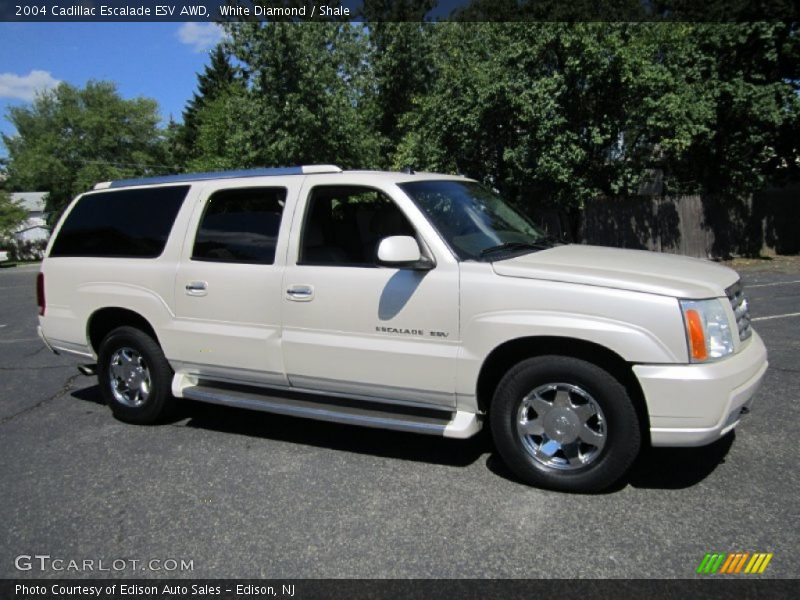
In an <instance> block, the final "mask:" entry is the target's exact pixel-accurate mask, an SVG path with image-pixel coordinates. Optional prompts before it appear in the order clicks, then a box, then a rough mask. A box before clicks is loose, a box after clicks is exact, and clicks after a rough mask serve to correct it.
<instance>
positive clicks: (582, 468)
mask: <svg viewBox="0 0 800 600" xmlns="http://www.w3.org/2000/svg"><path fill="white" fill-rule="evenodd" d="M37 288H38V302H39V315H40V316H39V322H40V327H39V330H40V335H41V336H42V339H43V340H44V341H45V343H46V344H47V345H48V346H49V347H50V348H51V349H53V350H55V351H57V352H69V353H73V354H77V355H79V356H83V357H86V358H89V359H91V360H92V361H93V363H94V361H96V367H95V365H94V364H90V365H84V366H83V370H84V371H85V372H88V373H93V372H95V370H96V373H97V375H98V377H99V382H100V387H101V390H102V393H103V396H104V397H105V400H106V401H107V402H108V404H109V405H110V407H111V409H112V411H113V412H114V414H115V415H116V416H117V417H118V418H120V419H122V420H124V421H129V422H132V423H150V422H154V421H157V420H158V419H160V418H162V417H163V416H164V415H165V413H166V412H167V411H169V410H170V408H171V407H172V406H173V405H174V403H175V401H176V400H175V399H176V398H188V399H191V400H199V401H204V402H211V403H215V404H223V405H230V406H238V407H244V408H249V409H255V410H264V411H268V412H275V413H282V414H287V415H295V416H299V417H310V418H316V419H324V420H329V421H336V422H340V423H350V424H357V425H365V426H370V427H382V428H387V429H397V430H402V431H410V432H417V433H428V434H434V435H441V436H445V437H452V438H466V437H469V436H472V435H474V434H475V433H477V432H478V431H479V430H480V428H481V426H482V425H483V424H487V425H488V426H489V427H490V428H491V433H492V437H493V439H494V442H495V445H496V447H497V449H498V451H499V453H500V455H501V456H502V458H503V459H504V460H505V462H506V463H507V464H508V466H509V467H510V468H511V469H512V470H513V471H514V472H515V473H516V474H517V475H518V476H519V477H520V478H521V479H523V480H524V481H526V482H528V483H531V484H534V485H539V486H543V487H550V488H554V489H561V490H570V491H593V490H599V489H602V488H604V487H607V486H609V485H611V484H612V483H614V482H615V481H616V480H618V479H619V478H620V477H622V476H623V475H624V473H625V472H626V470H627V469H628V468H629V467H630V465H631V463H632V462H633V460H634V459H635V457H636V456H637V454H638V452H639V449H640V447H641V446H642V445H643V444H652V445H654V446H698V445H703V444H708V443H711V442H713V441H714V440H716V439H718V438H719V437H720V436H722V435H724V434H725V433H726V432H728V431H730V430H731V429H732V428H733V427H735V426H736V425H737V424H738V422H739V419H740V416H741V415H742V414H743V413H745V412H747V409H748V406H749V404H750V402H751V398H752V397H753V395H754V393H755V391H756V389H757V388H758V385H759V383H760V381H761V379H762V377H763V375H764V372H765V371H766V369H767V357H766V350H765V347H764V344H763V343H762V341H761V339H760V338H759V336H758V334H756V333H755V332H754V331H753V330H752V328H751V327H750V322H749V314H748V308H747V301H746V300H745V299H744V296H743V295H742V288H741V284H740V282H739V279H738V276H737V274H736V273H735V272H734V271H732V270H730V269H728V268H725V267H722V266H720V265H716V264H714V263H711V262H709V261H704V260H697V259H690V258H685V257H679V256H672V255H663V254H655V253H650V252H643V251H633V250H619V249H612V248H600V247H591V246H584V245H560V244H554V243H553V242H551V241H549V240H548V238H547V236H545V235H544V234H543V233H542V232H541V231H540V230H539V229H537V228H536V227H535V226H534V225H533V224H531V222H530V221H529V220H528V219H527V218H525V217H524V216H523V215H521V214H520V213H518V212H517V211H516V210H514V209H513V208H512V207H511V206H510V205H509V204H507V203H506V202H504V201H503V200H502V199H501V198H499V197H498V196H497V195H495V194H494V193H493V192H491V191H489V190H487V189H486V188H484V187H482V186H481V185H480V184H478V183H477V182H475V181H472V180H470V179H466V178H463V177H456V176H449V175H438V174H432V173H413V172H409V173H385V172H369V171H342V170H341V169H339V168H337V167H334V166H327V165H313V166H306V167H291V168H284V169H257V170H251V171H238V172H222V173H197V174H187V175H175V176H168V177H160V178H152V179H140V180H125V181H114V182H106V183H101V184H98V185H97V186H95V188H94V190H93V191H90V192H87V193H85V194H83V195H81V196H79V197H78V198H76V199H75V200H74V201H73V202H72V204H71V205H70V206H69V208H68V209H67V211H66V212H65V213H64V215H63V217H62V218H61V221H60V223H59V224H58V226H57V227H56V229H55V231H54V233H53V236H52V239H51V241H50V244H49V247H48V250H47V257H46V258H45V260H44V262H43V264H42V269H41V273H40V274H39V279H38V283H37Z"/></svg>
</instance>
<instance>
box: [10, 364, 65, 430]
mask: <svg viewBox="0 0 800 600" xmlns="http://www.w3.org/2000/svg"><path fill="white" fill-rule="evenodd" d="M80 376H81V374H80V373H75V374H74V375H72V376H70V377H69V378H67V380H66V381H65V382H64V385H62V386H61V389H60V390H58V391H57V392H56V393H55V394H53V395H52V396H49V397H47V398H44V399H42V400H40V401H39V402H37V403H36V404H34V405H33V406H29V407H28V408H24V409H22V410H21V411H19V412H18V413H14V414H13V415H9V416H7V417H3V418H1V419H0V425H5V424H6V423H8V422H10V421H13V420H14V419H16V418H17V417H21V416H22V415H25V414H28V413H29V412H33V411H34V410H36V409H37V408H39V407H41V406H44V405H45V404H49V403H50V402H53V401H54V400H58V399H59V398H60V397H61V396H63V395H64V394H66V393H67V392H68V391H70V389H72V384H73V383H75V380H76V379H78V377H80Z"/></svg>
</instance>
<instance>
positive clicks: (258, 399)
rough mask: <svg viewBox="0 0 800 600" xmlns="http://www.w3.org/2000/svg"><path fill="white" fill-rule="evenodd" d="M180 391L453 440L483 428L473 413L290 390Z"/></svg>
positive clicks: (218, 387)
mask: <svg viewBox="0 0 800 600" xmlns="http://www.w3.org/2000/svg"><path fill="white" fill-rule="evenodd" d="M181 392H182V394H181V395H182V396H183V397H184V398H188V399H190V400H197V401H199V402H207V403H209V404H220V405H223V406H235V407H238V408H246V409H250V410H259V411H264V412H270V413H276V414H280V415H289V416H292V417H305V418H309V419H317V420H320V421H332V422H334V423H344V424H348V425H361V426H364V427H375V428H378V429H393V430H396V431H409V432H413V433H424V434H429V435H441V436H444V437H450V438H467V437H471V436H472V435H474V434H475V433H477V432H478V431H479V430H480V428H481V423H480V421H479V420H478V416H477V415H476V414H473V413H467V412H462V411H449V410H441V411H440V410H433V409H422V408H413V407H407V406H397V405H390V404H382V403H379V402H366V401H361V400H346V399H339V398H329V397H326V396H319V397H318V396H311V395H310V394H300V393H297V392H292V391H288V390H287V392H286V393H285V394H283V393H280V394H279V393H277V392H275V391H272V390H266V389H262V388H257V387H251V386H235V385H229V384H223V383H217V382H213V384H211V382H204V381H200V382H198V385H192V386H187V387H183V388H182V390H181Z"/></svg>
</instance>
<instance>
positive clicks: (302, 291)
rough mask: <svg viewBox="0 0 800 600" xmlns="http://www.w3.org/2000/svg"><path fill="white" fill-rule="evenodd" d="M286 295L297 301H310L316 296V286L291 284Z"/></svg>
mask: <svg viewBox="0 0 800 600" xmlns="http://www.w3.org/2000/svg"><path fill="white" fill-rule="evenodd" d="M286 297H287V298H288V299H289V300H294V301H295V302H308V301H309V300H312V299H313V298H314V287H313V286H310V285H290V286H289V287H288V288H287V289H286Z"/></svg>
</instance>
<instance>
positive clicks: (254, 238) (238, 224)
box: [192, 188, 286, 264]
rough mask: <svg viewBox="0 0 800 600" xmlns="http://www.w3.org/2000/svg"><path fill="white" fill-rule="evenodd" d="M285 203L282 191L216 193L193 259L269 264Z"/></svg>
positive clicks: (249, 189) (242, 190)
mask: <svg viewBox="0 0 800 600" xmlns="http://www.w3.org/2000/svg"><path fill="white" fill-rule="evenodd" d="M285 203H286V190H285V189H283V188H243V189H234V190H223V191H220V192H216V193H215V194H213V195H212V196H211V198H209V200H208V204H207V205H206V210H205V213H204V214H203V219H202V221H201V222H200V228H199V229H198V231H197V237H196V238H195V241H194V250H193V252H192V258H193V259H194V260H209V261H218V262H243V263H257V264H272V263H273V262H274V261H275V245H276V243H277V241H278V229H280V226H281V214H282V213H283V206H284V204H285Z"/></svg>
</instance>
